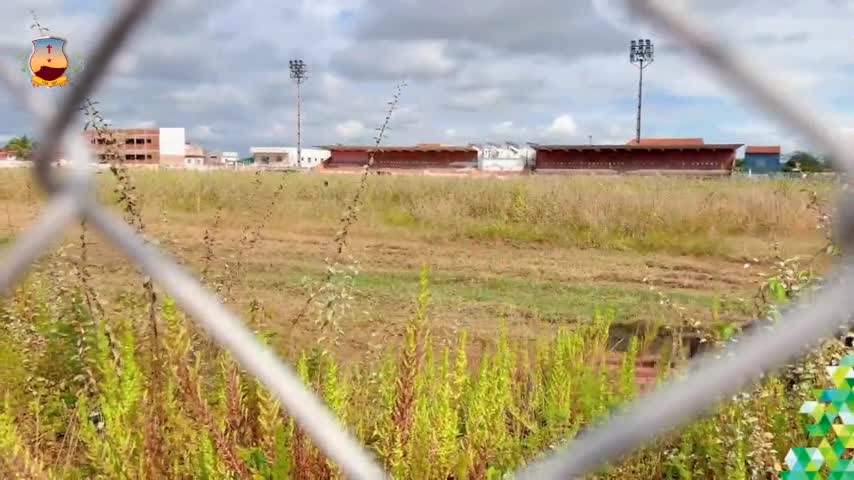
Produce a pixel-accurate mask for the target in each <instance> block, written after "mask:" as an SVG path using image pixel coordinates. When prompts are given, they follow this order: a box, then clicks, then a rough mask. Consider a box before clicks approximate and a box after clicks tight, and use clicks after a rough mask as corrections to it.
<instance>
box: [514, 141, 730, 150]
mask: <svg viewBox="0 0 854 480" xmlns="http://www.w3.org/2000/svg"><path fill="white" fill-rule="evenodd" d="M743 146H744V145H743V144H702V145H643V144H641V145H638V144H636V143H633V144H630V145H532V146H531V148H533V149H534V150H536V151H538V152H540V151H545V152H570V151H575V152H590V151H593V152H598V151H615V152H616V151H633V150H639V151H646V152H653V151H672V150H738V149H739V148H741V147H743Z"/></svg>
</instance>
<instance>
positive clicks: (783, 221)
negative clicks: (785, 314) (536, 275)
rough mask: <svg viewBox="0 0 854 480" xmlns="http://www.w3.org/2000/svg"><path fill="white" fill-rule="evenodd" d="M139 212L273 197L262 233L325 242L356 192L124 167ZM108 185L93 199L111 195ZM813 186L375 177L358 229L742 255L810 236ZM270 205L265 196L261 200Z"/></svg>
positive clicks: (294, 181)
mask: <svg viewBox="0 0 854 480" xmlns="http://www.w3.org/2000/svg"><path fill="white" fill-rule="evenodd" d="M130 175H131V177H132V180H133V184H134V186H135V188H136V199H137V202H138V206H139V209H140V211H141V212H142V213H143V214H144V215H146V216H148V217H149V218H159V217H160V215H161V213H166V214H169V215H170V216H171V217H173V218H175V219H176V220H179V221H182V222H192V223H194V224H198V223H200V222H206V224H208V225H210V224H212V223H213V222H214V217H215V216H216V215H217V212H221V215H222V218H221V222H220V223H219V226H220V227H221V228H223V229H228V228H234V229H242V228H243V227H244V224H243V223H242V220H243V216H244V215H246V214H247V210H251V209H253V208H257V205H253V204H252V203H250V201H249V199H268V198H272V197H273V195H274V192H275V191H276V190H277V189H279V188H280V186H283V190H282V191H281V192H280V194H279V195H278V197H277V198H278V200H277V204H276V205H277V206H276V208H277V209H276V214H275V215H274V216H272V217H271V218H270V219H269V222H268V223H267V227H268V228H282V229H284V228H285V227H288V229H289V230H290V229H293V228H294V226H295V225H298V226H300V227H302V228H305V229H312V230H314V231H316V232H318V233H320V234H322V235H324V236H328V238H330V239H331V238H333V237H335V236H336V235H337V234H338V233H339V232H340V230H341V228H340V227H341V223H340V221H341V208H342V205H346V204H347V203H348V202H350V201H351V200H352V199H353V197H354V195H355V193H356V192H357V191H358V190H359V188H360V187H359V185H360V183H361V179H360V178H359V177H356V176H350V175H289V176H286V178H279V177H278V176H277V175H264V176H263V178H260V179H258V178H256V176H255V175H253V174H252V173H242V172H230V171H227V172H170V171H161V172H143V171H139V172H131V173H130ZM29 182H30V179H29V178H26V173H25V172H21V171H14V170H5V171H0V201H3V202H4V203H8V204H10V205H27V204H28V203H31V200H29V199H28V198H27V192H26V191H25V190H24V189H23V188H21V185H27V184H28V183H29ZM115 182H116V181H115V180H112V179H104V181H103V182H100V185H101V187H100V188H101V191H100V197H101V198H102V199H103V200H104V201H106V202H107V203H112V202H114V201H115V200H117V197H116V194H115V193H114V190H115V188H116V184H115ZM804 189H809V190H811V191H816V192H818V194H819V195H820V196H821V197H823V198H827V197H830V196H831V195H832V194H833V192H834V191H835V189H834V188H833V185H832V184H831V183H830V182H827V181H821V180H801V179H794V180H793V179H779V180H773V181H763V182H755V181H750V180H746V179H743V180H740V179H727V180H692V179H674V178H596V177H562V178H554V177H549V178H544V177H532V178H519V179H512V180H503V181H496V180H485V179H462V178H430V177H409V176H393V177H389V176H373V177H371V188H370V189H367V190H366V191H365V192H364V194H363V195H362V196H361V200H360V202H361V207H360V210H359V213H358V214H359V224H358V225H354V226H352V227H350V229H351V230H353V233H354V235H355V236H358V235H359V234H361V233H365V232H368V231H382V232H384V233H387V234H388V235H394V236H406V237H412V238H416V239H421V240H428V241H429V240H433V239H435V240H449V241H452V240H475V241H502V242H509V243H516V244H523V245H530V244H534V245H537V244H539V245H544V246H563V247H581V248H599V249H611V250H627V251H635V252H640V253H656V252H661V253H673V254H688V255H695V256H741V255H745V253H744V252H745V249H746V248H748V247H745V242H744V240H745V239H759V240H761V242H759V243H756V242H754V243H749V244H748V245H758V246H752V247H750V250H752V251H753V252H754V253H756V250H759V253H761V252H763V251H767V250H768V248H767V245H768V243H769V242H770V241H772V240H774V239H780V240H783V241H788V240H803V241H810V240H812V239H813V238H814V236H815V235H814V232H815V226H814V225H813V222H812V218H813V217H812V215H811V214H810V211H809V198H808V197H807V195H805V194H804V193H803V192H802V190H804ZM264 201H265V202H266V200H264Z"/></svg>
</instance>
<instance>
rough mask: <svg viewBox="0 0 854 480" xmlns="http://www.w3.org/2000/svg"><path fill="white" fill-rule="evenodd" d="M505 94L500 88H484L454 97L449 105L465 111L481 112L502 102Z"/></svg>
mask: <svg viewBox="0 0 854 480" xmlns="http://www.w3.org/2000/svg"><path fill="white" fill-rule="evenodd" d="M502 94H503V92H502V90H501V89H500V88H484V89H481V90H478V91H476V92H464V93H460V94H457V95H452V96H451V97H450V99H449V100H448V105H449V106H451V107H454V108H459V109H463V110H480V109H484V108H489V107H491V106H493V105H495V104H497V103H498V102H499V101H500V100H501V96H502Z"/></svg>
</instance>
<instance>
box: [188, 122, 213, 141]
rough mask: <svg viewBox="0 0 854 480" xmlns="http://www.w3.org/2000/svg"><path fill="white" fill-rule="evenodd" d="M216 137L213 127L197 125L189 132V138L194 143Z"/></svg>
mask: <svg viewBox="0 0 854 480" xmlns="http://www.w3.org/2000/svg"><path fill="white" fill-rule="evenodd" d="M216 136H217V135H216V133H215V132H214V129H213V127H211V126H210V125H199V126H197V127H194V128H193V129H191V130H190V138H191V139H192V140H193V141H194V142H199V141H204V140H210V139H212V138H215V137H216Z"/></svg>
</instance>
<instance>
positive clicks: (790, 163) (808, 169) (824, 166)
mask: <svg viewBox="0 0 854 480" xmlns="http://www.w3.org/2000/svg"><path fill="white" fill-rule="evenodd" d="M783 171H784V172H803V173H821V172H835V171H837V168H836V165H835V163H834V161H833V159H832V158H831V157H830V156H828V155H816V154H812V153H809V152H803V151H796V152H794V153H791V154H789V155H788V156H787V157H786V163H784V164H783Z"/></svg>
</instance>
